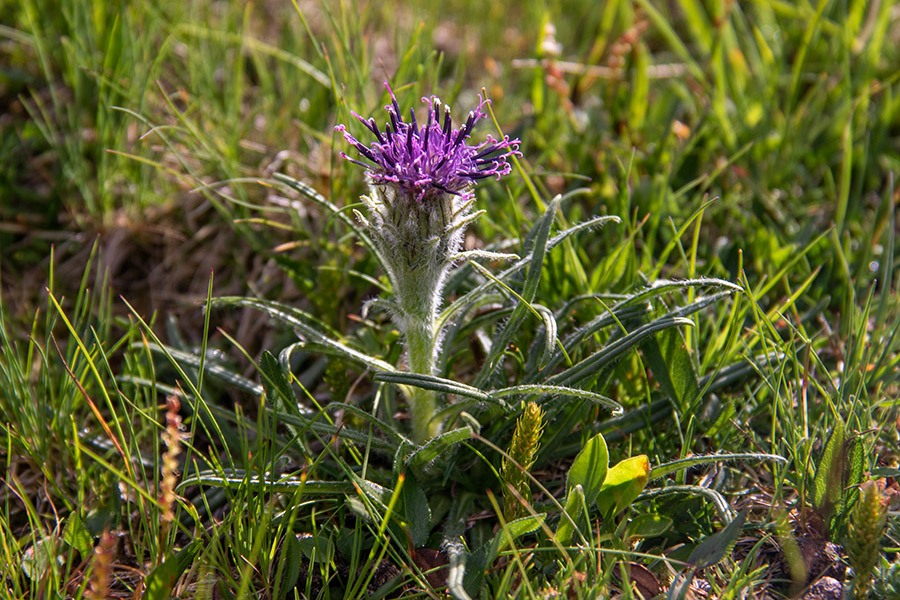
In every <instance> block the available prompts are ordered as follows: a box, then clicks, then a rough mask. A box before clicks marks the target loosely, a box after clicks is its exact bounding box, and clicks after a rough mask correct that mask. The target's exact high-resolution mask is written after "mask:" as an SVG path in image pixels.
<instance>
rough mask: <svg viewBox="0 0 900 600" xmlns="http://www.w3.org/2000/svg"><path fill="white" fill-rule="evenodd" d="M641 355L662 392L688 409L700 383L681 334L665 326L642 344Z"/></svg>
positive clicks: (694, 398)
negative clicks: (642, 352)
mask: <svg viewBox="0 0 900 600" xmlns="http://www.w3.org/2000/svg"><path fill="white" fill-rule="evenodd" d="M643 350H644V358H645V359H646V361H647V364H648V366H649V367H650V369H652V370H653V376H654V377H655V378H656V380H657V381H658V382H659V385H660V387H661V388H662V389H663V392H665V394H666V395H667V396H668V397H669V398H671V399H672V401H673V402H674V403H675V405H676V406H679V407H680V408H681V409H682V410H687V409H688V408H689V407H690V405H691V403H692V402H694V401H695V400H696V399H697V398H698V397H699V396H700V384H699V383H698V382H697V374H696V373H695V372H694V365H693V363H692V362H691V355H690V353H689V352H688V350H687V347H686V345H685V341H684V335H682V333H681V331H679V330H677V329H666V330H665V331H662V332H660V333H659V334H658V335H656V336H654V337H653V338H652V339H650V340H648V341H647V343H645V344H644V346H643Z"/></svg>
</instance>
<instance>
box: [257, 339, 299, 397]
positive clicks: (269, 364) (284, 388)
mask: <svg viewBox="0 0 900 600" xmlns="http://www.w3.org/2000/svg"><path fill="white" fill-rule="evenodd" d="M259 370H260V371H261V372H262V376H263V380H264V382H265V388H266V392H267V393H268V395H269V397H270V398H271V397H273V396H274V397H276V398H279V399H281V401H282V402H283V403H285V404H286V405H288V406H290V405H293V404H294V403H295V402H296V397H295V396H294V389H293V388H292V387H291V382H290V380H289V379H288V378H287V376H286V375H285V374H284V368H283V367H282V366H281V363H280V362H278V359H277V358H275V355H274V354H272V353H271V352H269V351H268V350H263V352H262V355H261V356H260V357H259Z"/></svg>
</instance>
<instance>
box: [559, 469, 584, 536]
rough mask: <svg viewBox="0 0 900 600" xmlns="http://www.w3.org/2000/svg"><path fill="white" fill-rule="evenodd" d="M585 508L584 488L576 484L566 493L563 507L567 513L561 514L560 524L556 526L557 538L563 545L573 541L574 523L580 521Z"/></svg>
mask: <svg viewBox="0 0 900 600" xmlns="http://www.w3.org/2000/svg"><path fill="white" fill-rule="evenodd" d="M583 510H584V489H583V488H582V487H581V485H580V484H576V485H575V487H573V488H572V489H570V490H569V492H568V494H567V495H566V506H565V508H564V509H563V512H564V513H565V514H563V515H561V516H560V519H559V524H558V525H557V526H556V540H557V541H558V542H559V543H560V544H562V545H563V546H566V545H568V543H569V542H571V541H572V534H573V533H574V532H575V525H574V524H575V523H577V522H578V519H579V518H580V517H581V513H582V511H583Z"/></svg>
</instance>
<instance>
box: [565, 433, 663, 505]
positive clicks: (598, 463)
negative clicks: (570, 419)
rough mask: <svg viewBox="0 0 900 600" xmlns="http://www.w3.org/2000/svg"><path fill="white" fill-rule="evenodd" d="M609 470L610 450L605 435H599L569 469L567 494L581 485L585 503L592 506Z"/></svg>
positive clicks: (589, 441)
mask: <svg viewBox="0 0 900 600" xmlns="http://www.w3.org/2000/svg"><path fill="white" fill-rule="evenodd" d="M645 458H646V457H645ZM608 469H609V450H608V449H607V448H606V440H605V439H603V434H601V433H598V434H597V435H595V436H594V437H592V438H591V439H590V440H588V442H587V444H585V445H584V448H582V449H581V452H579V453H578V456H576V457H575V462H573V463H572V466H571V467H569V474H568V475H567V477H566V490H567V494H571V493H572V489H573V488H574V487H575V486H577V485H580V486H581V487H582V489H583V491H584V499H585V502H586V503H587V505H588V506H590V505H591V504H593V503H594V501H595V500H596V498H597V495H598V494H599V493H600V489H601V488H602V487H603V481H604V480H605V479H606V472H607V470H608Z"/></svg>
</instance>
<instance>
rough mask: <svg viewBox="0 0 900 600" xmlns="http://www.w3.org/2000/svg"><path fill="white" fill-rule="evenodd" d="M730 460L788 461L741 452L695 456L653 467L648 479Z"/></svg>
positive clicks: (767, 455)
mask: <svg viewBox="0 0 900 600" xmlns="http://www.w3.org/2000/svg"><path fill="white" fill-rule="evenodd" d="M730 460H771V461H775V462H782V463H787V462H788V460H787V459H786V458H785V457H783V456H779V455H777V454H765V453H763V452H741V453H735V454H725V453H722V454H697V455H694V456H688V457H686V458H679V459H678V460H673V461H671V462H667V463H663V464H661V465H657V466H655V467H653V470H652V471H651V472H650V479H651V480H656V479H660V478H662V477H665V476H666V475H669V474H670V473H674V472H676V471H683V470H685V469H689V468H691V467H696V466H697V465H707V464H713V463H717V462H725V461H730Z"/></svg>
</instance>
